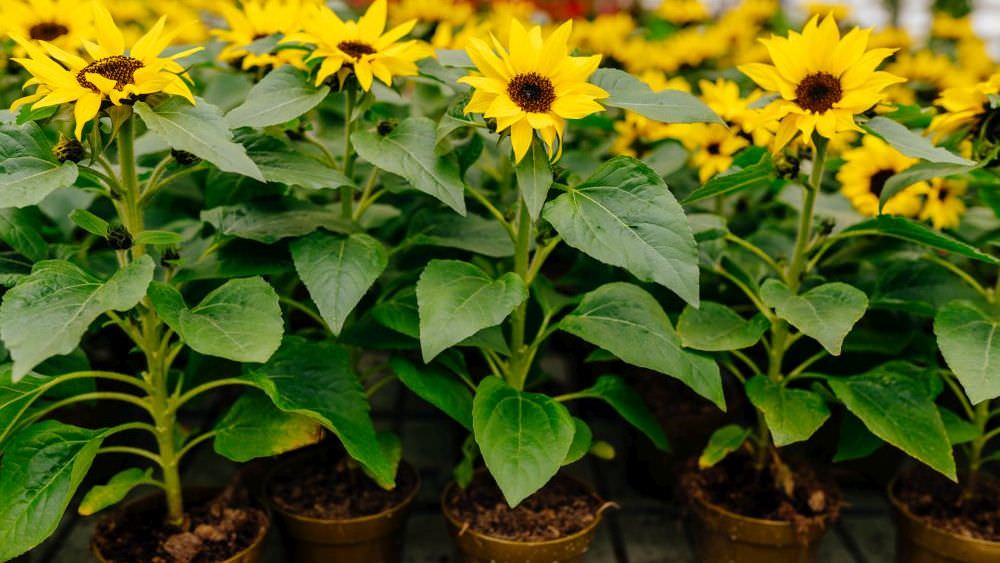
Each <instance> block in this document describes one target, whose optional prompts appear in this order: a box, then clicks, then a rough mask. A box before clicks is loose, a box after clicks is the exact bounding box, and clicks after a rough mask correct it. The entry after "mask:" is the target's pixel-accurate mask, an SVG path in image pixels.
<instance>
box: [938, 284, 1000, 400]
mask: <svg viewBox="0 0 1000 563" xmlns="http://www.w3.org/2000/svg"><path fill="white" fill-rule="evenodd" d="M934 334H935V335H936V336H937V342H938V347H939V348H940V349H941V354H942V355H943V356H944V359H945V361H946V362H947V363H948V367H949V368H951V370H952V371H953V372H955V376H956V377H958V381H959V382H960V383H961V384H962V387H963V388H964V389H965V393H966V394H967V395H968V396H969V400H970V401H972V403H973V404H978V403H980V402H982V401H988V400H990V399H995V398H997V397H1000V318H997V317H996V316H991V315H989V314H987V313H986V312H985V311H983V310H982V309H980V308H979V307H977V306H976V305H975V304H973V303H972V302H970V301H952V302H951V303H948V304H947V305H945V306H944V307H942V308H941V309H940V310H939V311H938V313H937V316H935V317H934Z"/></svg>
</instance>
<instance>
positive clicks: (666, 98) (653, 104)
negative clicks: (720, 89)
mask: <svg viewBox="0 0 1000 563" xmlns="http://www.w3.org/2000/svg"><path fill="white" fill-rule="evenodd" d="M590 81H591V82H592V83H593V84H595V85H597V86H598V87H600V88H603V89H604V90H605V91H606V92H607V93H608V95H609V96H608V98H607V99H604V100H601V103H603V104H604V105H607V106H611V107H616V108H621V109H627V110H629V111H634V112H636V113H638V114H639V115H642V116H644V117H648V118H649V119H652V120H653V121H659V122H662V123H701V122H704V123H720V124H725V122H724V121H723V120H722V118H720V117H719V116H718V115H716V114H715V112H714V111H712V109H711V108H709V107H708V106H707V105H705V103H704V102H702V101H701V100H699V99H698V98H697V97H695V96H692V95H691V94H688V93H687V92H681V91H679V90H663V91H662V92H654V91H653V90H652V89H651V88H650V87H649V85H647V84H646V83H645V82H643V81H641V80H639V79H638V78H636V77H634V76H632V75H631V74H629V73H627V72H625V71H622V70H617V69H610V68H601V69H598V70H597V72H595V73H594V74H593V76H591V78H590Z"/></svg>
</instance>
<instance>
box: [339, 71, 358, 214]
mask: <svg viewBox="0 0 1000 563" xmlns="http://www.w3.org/2000/svg"><path fill="white" fill-rule="evenodd" d="M344 94H345V95H344V176H347V178H348V179H350V180H352V181H353V177H352V174H353V173H354V145H353V144H352V143H351V132H352V131H351V130H352V129H353V128H354V102H355V101H356V96H357V92H356V91H355V90H354V88H351V87H348V88H347V91H345V92H344ZM340 213H341V216H342V217H343V218H344V219H350V218H351V216H352V215H353V214H354V188H352V187H351V186H341V187H340Z"/></svg>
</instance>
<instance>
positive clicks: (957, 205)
mask: <svg viewBox="0 0 1000 563" xmlns="http://www.w3.org/2000/svg"><path fill="white" fill-rule="evenodd" d="M965 189H966V186H965V182H961V181H958V180H948V179H945V178H935V179H934V180H932V181H931V187H930V190H928V192H927V200H926V201H925V202H924V208H923V210H922V211H921V212H920V219H922V220H925V221H926V220H930V222H931V224H932V225H933V226H934V228H935V229H938V230H941V229H954V228H955V227H957V226H958V225H959V223H960V222H961V221H962V215H963V214H965V202H963V201H962V197H961V196H962V194H964V193H965Z"/></svg>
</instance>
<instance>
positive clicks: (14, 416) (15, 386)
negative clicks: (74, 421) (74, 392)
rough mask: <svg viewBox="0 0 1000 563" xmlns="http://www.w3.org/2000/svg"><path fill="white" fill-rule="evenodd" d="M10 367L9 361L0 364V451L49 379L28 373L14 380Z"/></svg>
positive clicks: (43, 390) (41, 392)
mask: <svg viewBox="0 0 1000 563" xmlns="http://www.w3.org/2000/svg"><path fill="white" fill-rule="evenodd" d="M12 368H13V366H12V365H11V364H9V363H6V364H3V365H0V451H2V450H3V447H2V446H3V444H4V442H5V441H6V440H7V438H9V437H10V435H11V434H12V433H13V432H14V431H15V430H17V423H18V422H20V420H21V417H23V416H24V415H25V414H26V413H27V412H28V409H29V408H30V407H31V405H32V404H33V403H34V402H35V401H36V400H37V399H38V398H39V397H41V396H42V394H43V393H44V392H45V391H46V389H47V388H46V387H43V385H45V384H46V383H48V382H49V381H50V378H49V377H44V376H41V375H38V374H36V373H29V374H28V375H26V376H24V377H22V378H21V379H20V380H19V381H17V382H15V381H14V380H13V379H12V377H11V376H12V371H11V370H12Z"/></svg>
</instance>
